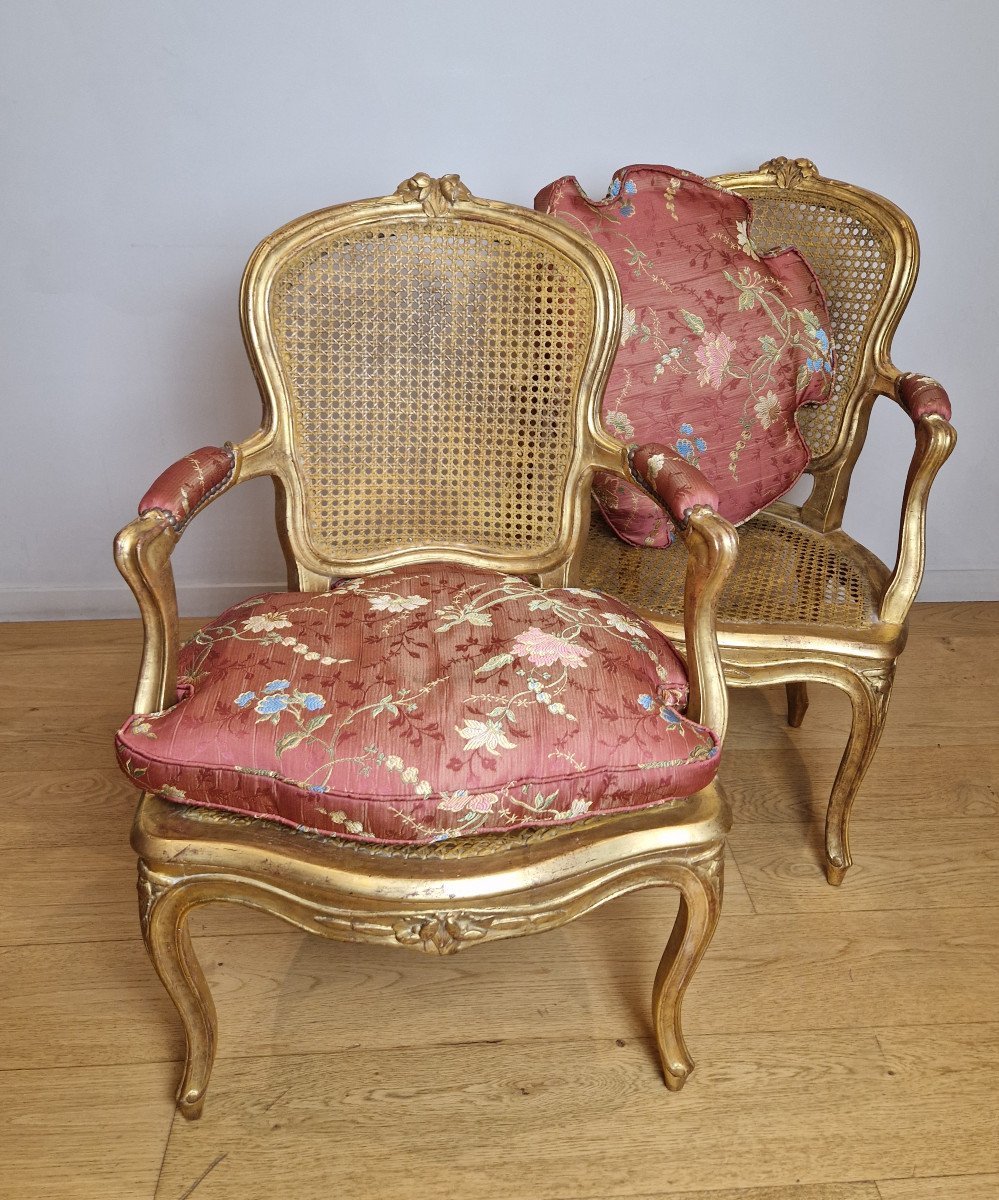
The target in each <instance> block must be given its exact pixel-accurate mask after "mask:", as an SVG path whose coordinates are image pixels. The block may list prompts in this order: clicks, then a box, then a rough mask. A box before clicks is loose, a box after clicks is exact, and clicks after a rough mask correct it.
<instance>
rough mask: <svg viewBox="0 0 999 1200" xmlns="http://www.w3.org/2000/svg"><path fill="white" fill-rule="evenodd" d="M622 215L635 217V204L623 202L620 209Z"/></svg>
mask: <svg viewBox="0 0 999 1200" xmlns="http://www.w3.org/2000/svg"><path fill="white" fill-rule="evenodd" d="M618 211H619V212H620V213H621V216H622V217H633V216H634V215H635V206H634V204H622V205H621V207H620V209H619V210H618Z"/></svg>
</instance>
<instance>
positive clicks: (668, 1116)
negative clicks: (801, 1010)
mask: <svg viewBox="0 0 999 1200" xmlns="http://www.w3.org/2000/svg"><path fill="white" fill-rule="evenodd" d="M817 1040H818V1039H816V1037H815V1035H814V1033H807V1034H786V1033H779V1034H758V1035H745V1034H742V1035H738V1036H730V1035H719V1036H717V1037H709V1038H702V1039H700V1045H699V1051H700V1053H699V1055H698V1062H699V1066H698V1071H699V1074H695V1076H694V1077H693V1079H692V1080H691V1082H690V1083H689V1084H688V1085H687V1087H686V1088H685V1089H684V1091H683V1092H682V1093H680V1094H679V1095H675V1096H674V1095H670V1094H668V1093H667V1092H666V1090H665V1089H664V1088H663V1086H662V1083H661V1081H660V1080H659V1078H658V1077H657V1076H656V1073H655V1069H654V1065H653V1063H652V1062H651V1061H650V1059H651V1056H650V1053H649V1047H648V1045H646V1044H644V1043H641V1042H625V1044H624V1045H623V1046H622V1045H620V1044H619V1043H618V1042H616V1041H613V1040H608V1041H605V1042H598V1041H592V1040H590V1041H586V1042H582V1043H579V1042H563V1041H553V1040H551V1039H549V1038H547V1037H543V1038H541V1039H539V1040H538V1041H536V1042H533V1043H525V1042H519V1043H518V1044H517V1045H515V1046H511V1045H499V1046H497V1045H494V1044H492V1043H490V1042H482V1043H479V1044H477V1045H468V1046H462V1047H456V1048H453V1049H451V1050H449V1051H448V1052H447V1053H446V1054H444V1053H441V1052H440V1051H439V1050H425V1049H419V1048H413V1049H411V1050H409V1051H407V1053H405V1054H397V1053H394V1052H388V1053H384V1054H382V1053H378V1052H372V1051H370V1050H368V1049H366V1048H364V1049H359V1050H357V1051H344V1052H341V1053H338V1054H336V1055H306V1054H302V1055H293V1056H287V1057H274V1056H268V1057H261V1058H256V1059H239V1060H234V1059H228V1060H223V1061H222V1062H220V1063H219V1064H218V1065H217V1066H216V1078H215V1080H214V1082H213V1088H214V1095H212V1094H211V1093H210V1094H209V1101H208V1104H207V1105H206V1108H205V1114H204V1116H203V1118H202V1120H201V1121H200V1122H196V1123H181V1122H175V1123H174V1126H173V1129H172V1132H171V1137H170V1142H169V1145H168V1147H167V1153H166V1156H165V1158H164V1162H163V1173H162V1176H161V1179H160V1186H159V1190H158V1192H157V1195H158V1196H159V1197H162V1198H163V1200H174V1198H178V1197H180V1196H182V1195H183V1193H184V1189H185V1188H186V1187H189V1186H190V1184H191V1182H192V1181H193V1180H195V1179H197V1178H198V1177H199V1176H200V1175H201V1174H202V1172H204V1171H205V1170H206V1169H207V1168H208V1167H209V1166H210V1165H211V1164H212V1163H213V1162H218V1166H217V1168H216V1169H213V1170H212V1171H211V1173H210V1174H209V1175H208V1176H207V1177H206V1178H205V1180H204V1182H203V1183H202V1184H201V1185H200V1187H199V1200H213V1198H218V1197H223V1196H242V1195H254V1194H259V1193H257V1192H255V1191H254V1188H255V1186H256V1183H257V1182H258V1181H259V1180H261V1179H267V1180H268V1181H269V1184H270V1185H271V1186H272V1187H273V1188H274V1189H275V1191H277V1192H281V1191H284V1190H285V1189H292V1188H293V1189H294V1191H295V1194H296V1195H297V1196H320V1195H322V1194H328V1193H329V1189H330V1187H331V1185H332V1184H333V1183H334V1181H335V1186H336V1189H337V1194H338V1196H341V1197H344V1200H348V1198H359V1197H371V1196H386V1197H388V1196H397V1195H398V1196H406V1197H407V1200H422V1198H423V1197H439V1196H440V1195H441V1190H442V1187H444V1186H446V1188H447V1194H451V1195H455V1196H462V1197H468V1196H476V1197H490V1198H492V1197H497V1198H498V1197H503V1198H504V1200H520V1198H523V1200H560V1198H562V1197H566V1196H573V1197H578V1198H579V1200H606V1198H607V1197H611V1196H629V1195H641V1194H642V1192H643V1191H646V1192H647V1191H648V1186H649V1183H650V1182H652V1181H654V1183H655V1186H656V1187H657V1188H659V1190H660V1192H662V1193H664V1194H665V1195H670V1194H676V1193H680V1194H681V1195H682V1193H683V1192H684V1191H688V1192H690V1191H694V1192H696V1191H697V1190H698V1189H701V1190H708V1189H717V1190H721V1189H724V1188H730V1189H731V1188H738V1187H765V1186H774V1185H778V1184H785V1183H786V1182H787V1180H788V1179H792V1180H796V1181H798V1182H799V1183H802V1184H807V1183H828V1182H833V1181H832V1180H830V1179H829V1177H828V1176H829V1174H830V1170H835V1171H836V1172H837V1177H838V1178H837V1179H836V1180H835V1181H836V1182H843V1183H847V1182H860V1181H866V1180H871V1179H873V1178H874V1177H875V1176H876V1175H879V1176H881V1177H889V1178H890V1177H891V1176H892V1175H903V1174H912V1173H916V1174H925V1175H928V1174H937V1175H940V1174H946V1173H952V1172H955V1171H963V1172H969V1173H973V1172H978V1173H986V1172H989V1171H994V1170H995V1169H996V1167H997V1165H999V1139H997V1138H996V1137H995V1133H996V1130H995V1117H994V1111H993V1110H991V1108H990V1105H989V1101H990V1099H991V1097H992V1096H993V1095H994V1091H993V1085H992V1081H991V1078H990V1072H991V1071H994V1070H995V1069H996V1067H999V1027H996V1026H974V1027H960V1028H958V1029H955V1030H950V1029H946V1028H945V1029H941V1027H939V1026H930V1027H920V1028H918V1029H908V1030H892V1031H887V1032H885V1031H881V1030H877V1029H854V1030H849V1031H828V1032H826V1033H824V1034H823V1036H822V1038H821V1053H817V1052H816V1043H817ZM930 1064H933V1066H934V1068H935V1069H934V1071H933V1073H932V1074H933V1086H932V1087H928V1086H927V1075H928V1073H929V1072H928V1068H929V1065H930ZM944 1112H946V1113H947V1114H948V1119H947V1121H946V1122H944V1121H942V1120H941V1113H944ZM860 1113H862V1114H863V1115H862V1116H860V1115H859V1114H860ZM306 1147H308V1153H307V1154H306V1153H303V1150H304V1149H305V1148H306ZM442 1172H443V1178H442ZM445 1181H446V1183H445ZM323 1189H326V1191H325V1193H324V1190H323Z"/></svg>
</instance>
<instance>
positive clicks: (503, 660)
mask: <svg viewBox="0 0 999 1200" xmlns="http://www.w3.org/2000/svg"><path fill="white" fill-rule="evenodd" d="M512 662H513V655H512V654H509V653H506V654H494V655H493V657H492V658H489V659H486V661H485V662H484V663H483V664H482V666H481V667H476V668H475V673H476V675H489V674H491V673H492V672H493V671H498V670H499V668H500V667H505V666H506V665H507V663H512Z"/></svg>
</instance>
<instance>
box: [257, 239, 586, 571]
mask: <svg viewBox="0 0 999 1200" xmlns="http://www.w3.org/2000/svg"><path fill="white" fill-rule="evenodd" d="M270 319H271V322H272V328H273V330H274V337H275V342H276V346H277V350H278V355H279V358H280V361H281V365H282V370H283V373H284V378H285V386H286V388H287V390H288V394H289V401H290V404H291V408H292V413H293V421H294V436H295V446H296V457H297V460H298V463H299V471H300V477H301V480H302V485H303V489H304V493H305V498H306V508H307V514H306V515H307V525H308V530H309V536H310V541H311V543H312V545H313V547H314V548H315V550H316V551H317V552H318V553H319V554H320V555H328V556H330V557H331V558H335V559H340V560H343V559H349V558H353V557H362V556H366V555H371V554H376V553H379V552H386V551H390V550H394V549H397V548H400V547H406V546H411V545H437V546H441V545H444V546H448V545H457V546H472V547H474V548H476V549H479V550H483V551H486V552H490V551H495V552H504V551H510V550H516V551H519V552H521V553H524V554H529V553H543V552H544V551H545V550H547V549H548V548H550V547H553V546H554V545H556V544H557V542H558V537H559V532H560V527H561V521H562V505H563V498H564V493H565V487H566V481H567V477H568V472H569V467H570V463H571V460H572V456H573V447H574V443H575V418H576V408H575V405H576V397H577V393H578V389H579V385H580V379H581V375H582V371H583V367H584V364H585V360H586V356H587V352H588V349H589V345H590V341H591V338H592V331H593V321H594V297H593V294H592V290H591V288H590V286H589V285H588V284H587V282H586V279H585V276H584V275H583V273H582V271H581V270H580V269H579V268H578V267H577V266H576V265H575V264H573V263H572V262H571V261H570V260H569V259H568V258H567V257H565V256H564V255H563V254H562V253H561V252H560V251H558V250H556V249H554V248H552V247H551V246H550V245H547V244H546V243H545V242H544V241H542V240H541V239H535V238H533V237H531V236H530V235H525V234H522V233H520V232H514V231H511V230H510V229H508V228H505V227H503V226H502V225H499V224H497V225H492V224H490V223H486V222H471V221H460V220H457V219H453V218H448V219H442V220H427V219H425V218H421V217H414V218H400V219H396V220H391V221H382V222H379V223H378V224H377V225H367V226H362V227H355V228H353V229H350V230H348V231H345V232H339V233H334V234H330V235H327V236H325V237H323V238H321V239H319V240H317V241H316V242H313V243H311V244H310V245H309V246H308V248H307V249H306V250H304V251H303V252H301V253H299V254H298V255H297V256H296V257H295V258H294V259H292V260H291V261H289V262H288V263H287V264H285V265H284V266H283V267H282V269H281V271H280V273H279V275H278V277H277V278H276V280H275V283H274V287H273V289H272V292H271V299H270Z"/></svg>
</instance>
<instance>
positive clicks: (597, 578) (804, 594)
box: [583, 158, 956, 884]
mask: <svg viewBox="0 0 999 1200" xmlns="http://www.w3.org/2000/svg"><path fill="white" fill-rule="evenodd" d="M714 182H715V183H718V184H721V185H722V186H724V187H727V188H731V189H733V190H735V191H737V192H740V193H741V194H743V195H745V196H746V197H747V198H748V199H749V200H750V201H752V203H753V206H754V212H755V216H754V221H753V236H754V239H755V241H756V243H757V244H758V245H759V246H760V248H761V249H772V248H774V247H777V246H780V245H795V246H797V248H799V249H800V250H802V251H803V252H804V253H805V255H806V256H807V257H808V258H809V260H810V262H811V264H812V266H813V267H814V269H815V271H816V273H817V274H818V276H819V279H820V281H821V282H822V284H823V287H824V289H825V291H826V295H827V298H828V300H829V306H830V315H831V321H832V326H833V335H834V338H835V341H836V346H837V353H838V357H839V362H838V368H837V370H838V379H837V384H836V389H835V391H834V394H833V397H832V398H831V400H830V401H829V402H828V404H827V405H825V406H818V407H816V408H815V409H812V410H809V409H802V410H801V412H800V413H799V424H800V427H801V429H802V433H803V434H804V436H805V439H806V441H807V442H808V444H809V446H810V449H811V451H812V458H811V462H810V465H809V468H808V473H809V474H810V475H811V477H812V490H811V494H810V495H809V497H808V499H807V500H805V502H804V503H803V504H801V505H800V506H799V505H791V504H788V503H785V502H782V501H778V502H777V503H775V504H773V505H771V506H770V508H769V509H767V510H766V512H765V513H764V514H762V515H761V516H760V517H757V518H754V519H753V520H752V521H750V522H749V523H748V524H747V525H745V526H743V527H742V529H741V530H740V535H741V540H742V548H741V554H740V566H739V568H738V569H737V570H736V572H735V573H734V574H733V576H732V578H731V580H730V581H729V583H728V586H727V588H726V589H725V591H724V593H723V595H722V597H721V599H720V602H719V607H718V640H719V644H720V646H721V655H722V661H723V665H724V672H725V678H726V680H727V682H728V683H729V684H730V685H732V686H735V687H754V686H761V685H764V684H780V683H783V684H786V686H787V694H788V720H789V723H790V724H791V725H792V726H795V727H796V726H798V725H800V724H801V722H802V720H803V718H804V715H805V710H806V708H807V706H808V693H807V681H809V680H812V681H814V682H816V683H828V684H833V685H834V686H836V687H839V688H841V689H842V690H843V691H845V692H846V693H847V695H848V696H849V697H850V700H851V703H852V706H853V718H852V724H851V730H850V736H849V741H848V743H847V747H846V750H845V751H844V754H843V758H842V761H841V763H840V766H839V770H838V772H837V775H836V779H835V782H834V784H833V790H832V795H831V798H830V802H829V808H828V813H827V821H826V859H827V861H826V874H827V878H828V880H829V882H830V883H832V884H840V883H842V881H843V878H844V876H845V874H846V871H847V869H848V868H849V866H850V863H851V857H850V850H849V840H848V821H849V815H850V809H851V806H852V804H853V801H854V799H855V798H856V794H857V790H858V789H859V787H860V784H861V781H862V779H863V777H864V773H865V772H866V770H867V768H868V766H869V765H870V763H871V760H872V758H873V756H874V753H875V751H876V749H877V745H878V741H879V740H880V737H881V732H882V730H883V728H884V722H885V716H886V713H887V709H888V702H889V698H890V696H891V687H892V681H893V679H894V675H895V664H896V661H897V659H898V656H899V654H900V653H901V652H902V649H903V648H904V646H905V640H906V635H907V629H908V615H909V609H910V607H911V606H912V603H913V601H914V600H915V598H916V592H917V591H918V589H919V584H920V581H921V579H922V574H923V564H924V559H925V539H926V506H927V502H928V499H929V491H930V486H931V484H932V483H933V480H934V478H935V477H936V474H937V472H938V471H939V469H940V467H941V466H942V465H943V464H944V462H945V461H946V460H947V458H948V456H949V455H950V453H951V451H952V450H953V448H954V443H955V440H956V434H955V432H954V429H953V427H952V426H951V424H950V423H949V421H947V420H946V419H945V418H944V417H943V416H942V415H939V414H937V413H927V414H925V415H919V416H917V418H916V419H915V420H914V432H915V447H914V451H913V456H912V460H911V464H910V467H909V473H908V479H907V482H906V487H905V495H904V499H903V505H902V515H901V521H900V528H899V543H898V555H897V559H896V562H895V566H894V568H888V567H887V566H885V565H884V564H883V563H881V562H880V560H879V559H877V558H876V557H875V556H874V555H873V554H871V553H870V551H868V550H867V549H866V548H865V547H863V546H861V545H860V544H858V543H857V542H855V541H854V540H853V539H852V538H850V537H849V536H848V535H847V534H845V533H844V532H843V531H842V529H841V524H842V520H843V513H844V510H845V507H846V500H847V494H848V490H849V486H850V477H851V474H852V471H853V468H854V466H855V464H856V461H857V458H858V456H859V455H860V452H861V450H862V449H863V445H864V439H865V437H866V434H867V428H868V421H869V418H870V412H871V407H872V405H873V403H874V401H875V399H876V398H877V397H878V396H886V397H888V398H889V399H893V400H895V401H896V402H897V403H899V404H900V405H902V407H903V408H904V407H905V404H904V400H903V395H902V383H903V380H904V379H905V378H906V376H903V375H902V373H901V372H900V371H899V370H898V369H897V368H896V367H895V365H894V364H893V363H892V360H891V340H892V336H893V334H894V332H895V329H896V328H897V326H898V322H899V319H900V318H901V315H902V312H903V310H904V308H905V305H906V303H907V301H908V299H909V296H910V295H911V293H912V288H913V285H914V283H915V279H916V272H917V269H918V261H919V246H918V241H917V238H916V232H915V229H914V227H913V225H912V222H911V221H910V220H909V218H908V217H907V216H906V215H905V214H904V213H903V212H901V210H899V209H898V208H896V207H895V205H893V204H891V203H889V202H888V201H887V200H885V199H883V198H882V197H880V196H876V195H874V194H873V193H871V192H868V191H864V190H863V189H861V188H857V187H853V186H851V185H850V184H846V183H839V182H837V181H835V180H831V179H826V178H824V177H823V176H822V175H820V174H819V172H818V170H817V168H816V166H815V164H814V163H812V162H811V161H810V160H808V159H804V158H798V159H787V158H775V159H771V160H770V161H769V162H766V163H764V164H763V165H762V166H761V167H760V168H759V170H758V171H755V172H752V173H749V174H740V175H723V176H719V177H717V178H716V179H715V180H714ZM930 382H931V381H930ZM677 549H679V548H677ZM671 553H673V554H674V558H673V560H669V559H668V558H667V557H666V556H668V555H669V554H671ZM657 555H658V556H661V557H660V558H659V559H658V563H659V565H658V567H657V566H655V565H654V564H655V563H656V558H655V556H657ZM680 555H681V557H680V559H679V560H678V559H677V558H676V557H675V551H656V550H635V549H633V548H631V547H625V546H622V545H620V544H618V543H616V540H615V539H614V538H613V537H612V536H611V535H610V534H609V533H606V532H605V531H603V530H602V529H601V528H600V526H599V524H597V525H594V529H593V536H592V537H591V540H590V544H589V547H588V549H587V556H586V561H585V563H584V568H583V578H584V580H585V581H586V582H588V583H590V584H591V585H595V586H599V587H603V588H606V589H607V590H608V591H611V592H613V593H615V594H617V595H619V596H621V597H622V598H623V599H625V600H628V601H629V602H630V603H632V604H634V605H635V606H636V607H638V608H639V610H640V611H641V612H642V613H643V615H644V616H645V617H646V618H647V619H649V620H651V621H653V622H654V623H655V624H656V625H657V626H658V627H659V628H660V629H662V630H663V631H664V632H665V633H666V634H667V636H669V637H671V638H674V639H676V640H677V641H679V640H682V638H683V630H682V628H681V625H680V619H679V617H680V613H681V612H682V604H683V600H682V591H681V585H680V580H681V579H682V578H683V565H682V550H681V551H680ZM816 564H818V565H816ZM657 576H658V581H657Z"/></svg>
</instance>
